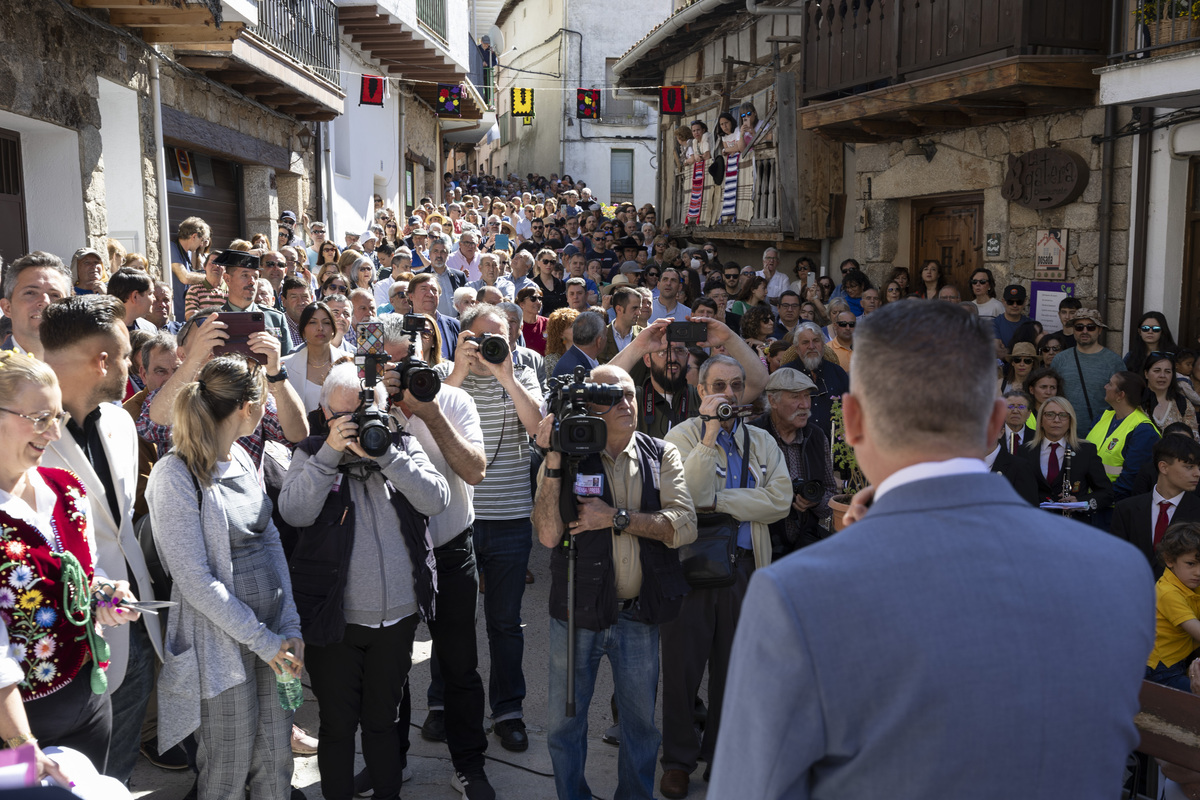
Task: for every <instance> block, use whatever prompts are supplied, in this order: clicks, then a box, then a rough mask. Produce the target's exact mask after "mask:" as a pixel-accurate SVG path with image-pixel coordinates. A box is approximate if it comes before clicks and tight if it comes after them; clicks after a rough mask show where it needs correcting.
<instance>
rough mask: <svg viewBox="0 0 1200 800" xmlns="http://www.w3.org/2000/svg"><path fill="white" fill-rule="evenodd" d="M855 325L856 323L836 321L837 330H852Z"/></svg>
mask: <svg viewBox="0 0 1200 800" xmlns="http://www.w3.org/2000/svg"><path fill="white" fill-rule="evenodd" d="M857 324H858V323H857V322H843V321H842V320H838V324H837V325H838V327H839V328H853V327H854V326H855V325H857Z"/></svg>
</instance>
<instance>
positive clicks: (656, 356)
mask: <svg viewBox="0 0 1200 800" xmlns="http://www.w3.org/2000/svg"><path fill="white" fill-rule="evenodd" d="M691 322H692V324H693V325H705V326H707V327H706V329H705V330H704V331H703V333H704V334H705V336H706V338H703V339H702V338H701V337H700V333H701V332H700V331H699V329H698V328H697V329H696V330H695V331H690V332H688V333H687V335H685V336H683V337H682V338H679V337H678V336H677V335H672V334H671V327H670V326H671V324H672V323H675V320H673V319H671V318H670V317H664V318H663V319H658V320H655V321H654V322H652V323H650V324H649V325H648V326H647V327H645V328H643V329H642V331H641V333H639V334H638V335H637V336H635V337H634V339H633V341H632V342H631V343H630V344H629V346H628V347H626V348H624V349H623V350H621V352H619V353H617V354H616V355H615V356H613V359H612V360H611V361H610V362H608V363H610V364H612V365H613V366H616V367H620V368H621V369H623V370H625V371H626V372H628V373H629V374H630V375H632V376H635V377H634V383H635V384H636V383H637V382H638V381H639V380H641V385H640V386H638V409H639V413H638V430H639V431H642V432H643V433H648V434H650V435H651V436H659V437H665V436H666V435H667V431H669V430H671V428H672V427H674V426H675V425H678V424H680V423H681V422H683V421H684V420H686V419H689V418H691V417H695V416H696V415H697V414H698V413H700V395H698V394H697V393H696V390H695V388H693V387H691V386H689V385H688V382H687V368H688V350H687V346H688V345H693V344H694V345H698V346H700V347H724V348H725V352H726V354H727V355H729V356H730V357H731V358H733V359H734V361H736V362H737V363H738V364H740V365H741V367H742V369H743V370H744V372H745V388H744V395H745V397H746V398H747V399H748V400H753V399H754V398H756V397H758V396H759V394H761V393H762V390H763V387H764V386H766V384H767V377H768V373H767V368H766V366H765V365H764V364H763V362H762V359H761V358H759V357H758V353H756V352H754V350H753V349H752V348H751V347H750V345H748V344H746V342H745V340H744V339H742V337H740V336H738V335H737V334H736V333H734V332H733V331H732V330H730V329H729V326H728V325H726V324H725V323H723V322H721V321H719V320H716V319H712V318H708V317H697V318H695V319H694V320H691ZM676 324H678V323H676ZM647 371H648V372H649V377H647V378H641V377H640V376H644V375H645V374H646V373H647Z"/></svg>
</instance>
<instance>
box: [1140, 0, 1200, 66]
mask: <svg viewBox="0 0 1200 800" xmlns="http://www.w3.org/2000/svg"><path fill="white" fill-rule="evenodd" d="M1134 18H1135V19H1136V20H1137V22H1138V23H1140V24H1141V26H1144V27H1143V30H1144V31H1145V34H1144V35H1145V36H1146V38H1148V39H1149V42H1148V44H1149V45H1150V46H1152V47H1153V46H1158V45H1164V44H1167V45H1169V46H1167V47H1161V48H1159V49H1157V50H1154V51H1153V55H1156V56H1159V55H1167V54H1169V53H1181V52H1184V51H1187V50H1195V49H1197V48H1200V42H1184V43H1183V44H1171V43H1172V42H1178V41H1180V40H1183V39H1193V38H1196V37H1200V2H1196V0H1145V2H1144V3H1143V4H1142V5H1141V6H1140V7H1139V8H1138V9H1137V10H1135V11H1134Z"/></svg>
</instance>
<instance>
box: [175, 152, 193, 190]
mask: <svg viewBox="0 0 1200 800" xmlns="http://www.w3.org/2000/svg"><path fill="white" fill-rule="evenodd" d="M175 163H177V164H178V165H179V184H180V186H182V187H183V191H185V192H186V193H188V194H195V193H196V177H195V176H194V175H193V174H192V157H191V155H190V154H189V153H188V152H187V151H186V150H180V149H179V148H175Z"/></svg>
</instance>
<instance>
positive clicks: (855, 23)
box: [800, 0, 1112, 142]
mask: <svg viewBox="0 0 1200 800" xmlns="http://www.w3.org/2000/svg"><path fill="white" fill-rule="evenodd" d="M1110 2H1112V0H1054V2H1050V3H1047V2H1044V0H1038V1H1037V2H1035V0H857V1H856V2H845V1H844V0H806V2H805V3H804V10H805V14H806V15H807V16H806V19H805V34H804V56H803V77H802V81H801V86H800V92H801V102H802V104H803V105H804V108H802V109H801V124H802V126H803V127H804V128H806V129H810V130H816V131H820V132H821V133H823V134H825V135H827V136H829V137H831V138H833V139H836V140H840V141H854V142H873V141H881V140H886V139H895V138H903V137H911V136H920V135H923V134H925V133H930V132H935V131H941V130H951V129H957V128H965V127H970V126H974V125H981V124H987V123H991V122H1002V121H1006V120H1012V119H1019V118H1022V117H1025V116H1032V115H1037V114H1045V113H1049V112H1052V111H1062V110H1065V109H1072V108H1081V107H1087V106H1091V105H1093V104H1094V103H1095V96H1096V89H1097V88H1098V86H1099V77H1098V76H1097V75H1095V74H1094V72H1093V70H1095V69H1096V68H1098V67H1101V66H1103V65H1104V63H1105V61H1106V56H1107V54H1108V41H1107V38H1108V37H1107V26H1108V21H1109V12H1108V9H1109V7H1110V5H1109V4H1110Z"/></svg>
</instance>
